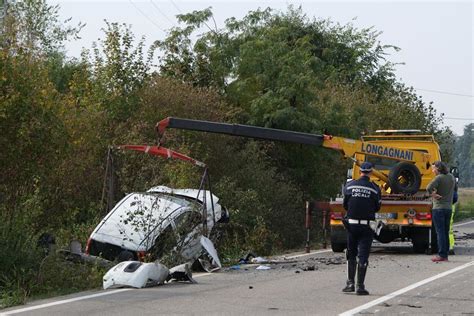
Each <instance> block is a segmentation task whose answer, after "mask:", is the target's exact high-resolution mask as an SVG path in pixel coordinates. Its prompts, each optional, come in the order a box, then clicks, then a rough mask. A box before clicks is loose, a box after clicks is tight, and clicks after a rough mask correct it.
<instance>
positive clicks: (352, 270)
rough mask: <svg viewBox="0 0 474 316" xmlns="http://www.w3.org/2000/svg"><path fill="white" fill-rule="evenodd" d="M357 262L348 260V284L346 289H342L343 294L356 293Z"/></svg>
mask: <svg viewBox="0 0 474 316" xmlns="http://www.w3.org/2000/svg"><path fill="white" fill-rule="evenodd" d="M356 267H357V262H356V261H355V260H347V283H346V287H345V288H343V289H342V291H343V292H354V291H355V286H354V277H355V274H356Z"/></svg>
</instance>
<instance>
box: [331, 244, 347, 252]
mask: <svg viewBox="0 0 474 316" xmlns="http://www.w3.org/2000/svg"><path fill="white" fill-rule="evenodd" d="M331 249H332V251H333V252H343V251H344V249H346V244H342V243H331Z"/></svg>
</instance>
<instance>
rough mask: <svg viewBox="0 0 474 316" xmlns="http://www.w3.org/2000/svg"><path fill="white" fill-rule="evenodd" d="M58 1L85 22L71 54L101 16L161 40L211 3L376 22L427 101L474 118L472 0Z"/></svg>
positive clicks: (455, 125)
mask: <svg viewBox="0 0 474 316" xmlns="http://www.w3.org/2000/svg"><path fill="white" fill-rule="evenodd" d="M48 2H49V3H51V4H57V3H59V5H60V7H61V9H60V14H61V16H63V17H64V18H67V17H71V18H72V21H73V22H75V23H77V22H79V21H81V22H84V23H86V26H85V27H84V29H83V30H82V32H81V37H82V39H81V40H78V41H75V42H70V43H67V45H66V48H67V50H68V55H70V56H79V54H80V52H81V49H82V47H85V48H90V47H91V44H92V42H93V41H97V39H98V38H101V37H102V36H103V31H101V29H102V28H104V27H105V23H104V19H106V20H107V21H109V22H120V23H126V24H129V25H131V28H132V31H133V33H134V34H135V35H136V36H137V38H139V37H140V36H142V35H145V36H146V40H147V43H149V44H151V43H152V42H153V41H154V40H157V39H164V37H165V35H166V33H165V31H166V30H168V29H169V28H171V27H173V26H177V25H178V23H177V21H176V18H175V15H176V14H181V13H188V12H191V11H193V10H202V9H204V8H207V7H212V11H213V13H214V17H215V19H216V22H217V25H218V27H222V26H223V23H224V21H225V20H226V19H227V18H230V17H236V18H238V19H239V18H242V17H243V16H245V15H246V13H247V12H248V11H250V10H256V9H258V8H266V7H271V8H273V9H276V10H282V11H285V10H286V8H287V6H288V5H289V4H293V5H295V6H299V5H301V7H302V9H303V12H304V13H305V14H306V15H307V16H308V17H316V18H330V19H331V20H332V21H334V22H339V23H340V24H347V23H350V22H351V23H353V24H354V25H355V26H356V27H360V28H366V27H371V26H373V27H374V28H375V29H376V30H379V31H382V32H383V33H382V35H381V36H380V37H379V39H380V40H381V42H382V43H383V44H391V45H395V46H398V47H400V48H401V51H399V52H392V54H391V55H390V56H389V60H390V61H392V62H396V63H404V65H398V66H397V68H396V74H397V78H398V79H399V80H400V81H402V82H404V83H405V84H407V85H409V86H413V87H414V88H415V89H417V93H418V94H419V95H421V96H422V97H423V100H424V101H425V102H427V103H428V102H431V101H432V102H433V106H434V107H435V109H436V110H437V111H438V113H444V114H445V125H447V126H450V127H451V128H452V130H453V131H454V132H455V133H456V134H458V135H462V133H463V129H464V126H465V125H467V124H469V123H473V122H474V98H473V95H474V87H473V85H474V81H473V73H474V68H473V67H474V62H473V54H472V53H473V50H474V43H473V28H474V27H473V26H474V24H473V13H474V11H473V10H474V6H473V2H472V1H457V2H456V1H418V2H412V1H384V0H379V1H367V2H362V1H355V0H354V1H330V2H329V1H326V2H323V1H316V0H313V1H301V0H300V1H279V0H273V1H259V0H253V1H249V0H240V1H223V0H220V1H198V0H194V1H193V0H188V1H181V0H103V1H71V0H60V1H57V0H54V1H53V0H48Z"/></svg>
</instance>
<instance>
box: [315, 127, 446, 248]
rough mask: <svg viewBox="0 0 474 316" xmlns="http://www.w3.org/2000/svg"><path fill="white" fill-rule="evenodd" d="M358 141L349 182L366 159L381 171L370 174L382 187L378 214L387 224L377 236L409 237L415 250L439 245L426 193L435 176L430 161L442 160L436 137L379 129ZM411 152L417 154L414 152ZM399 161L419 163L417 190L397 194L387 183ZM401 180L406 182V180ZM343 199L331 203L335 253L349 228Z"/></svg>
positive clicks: (343, 243) (386, 238) (388, 239)
mask: <svg viewBox="0 0 474 316" xmlns="http://www.w3.org/2000/svg"><path fill="white" fill-rule="evenodd" d="M356 144H358V147H357V150H356V151H354V153H353V154H354V161H355V162H354V164H353V167H352V170H351V172H350V175H351V177H350V178H349V179H348V181H350V180H353V179H358V178H359V177H360V176H359V165H360V162H364V161H369V162H371V163H372V164H373V165H374V168H375V169H376V170H377V173H378V174H379V175H376V174H373V175H372V176H371V180H372V181H373V182H375V183H376V184H378V185H379V186H380V188H381V190H382V206H381V208H380V211H379V212H378V213H377V214H376V220H377V221H381V222H382V223H383V224H384V225H383V229H382V230H381V232H380V234H379V235H378V236H376V239H377V240H378V241H380V242H382V243H389V242H392V241H395V240H410V241H411V242H412V243H413V247H414V250H415V252H419V253H421V252H426V251H428V250H430V248H431V249H433V248H436V244H435V241H436V238H435V233H434V231H433V230H432V229H431V228H432V220H431V200H430V198H429V196H428V195H427V193H426V186H427V185H428V183H429V182H430V181H431V180H432V179H433V178H434V177H435V174H434V173H433V172H432V171H431V164H432V163H433V162H434V161H436V160H440V159H441V156H440V151H439V145H438V144H437V143H436V141H435V139H434V137H433V136H432V135H421V134H419V133H418V131H414V130H410V131H407V130H390V131H378V132H377V133H376V135H370V136H363V137H362V138H361V140H360V141H356ZM323 146H324V144H323ZM387 148H389V149H387ZM390 148H396V149H399V150H403V151H404V153H403V156H402V154H400V151H399V153H398V155H399V156H398V157H393V156H394V155H395V154H394V153H393V151H390ZM411 152H413V153H414V154H413V155H411V154H410V153H411ZM374 153H375V154H374ZM390 155H391V156H392V157H390ZM400 156H402V157H400ZM400 161H407V162H411V163H413V164H414V165H416V166H417V168H418V170H419V172H420V179H419V188H418V189H417V191H416V192H411V194H400V193H398V194H394V193H393V188H391V187H390V186H388V185H387V183H388V182H390V179H388V178H389V175H390V172H391V171H392V170H393V168H394V167H395V166H397V165H398V164H400ZM380 174H381V175H382V176H380ZM402 178H403V177H402ZM400 180H401V182H402V183H403V181H404V180H403V179H400ZM342 202H343V198H342V197H339V198H336V199H334V200H332V201H331V202H330V221H329V223H330V229H331V247H332V249H333V251H335V252H340V251H343V250H344V248H345V247H346V231H345V229H344V226H343V224H342V221H341V220H342V217H343V216H344V215H345V213H346V211H345V210H344V208H343V205H342Z"/></svg>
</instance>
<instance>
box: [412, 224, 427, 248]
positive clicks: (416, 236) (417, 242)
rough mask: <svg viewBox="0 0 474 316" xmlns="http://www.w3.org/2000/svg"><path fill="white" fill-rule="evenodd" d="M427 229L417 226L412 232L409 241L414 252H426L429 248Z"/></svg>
mask: <svg viewBox="0 0 474 316" xmlns="http://www.w3.org/2000/svg"><path fill="white" fill-rule="evenodd" d="M429 237H430V231H429V229H424V228H419V229H417V230H416V231H414V232H413V233H412V236H411V242H412V243H413V251H414V252H415V253H426V252H427V250H428V249H429V248H430V239H429Z"/></svg>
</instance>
